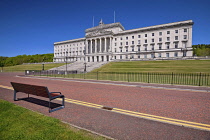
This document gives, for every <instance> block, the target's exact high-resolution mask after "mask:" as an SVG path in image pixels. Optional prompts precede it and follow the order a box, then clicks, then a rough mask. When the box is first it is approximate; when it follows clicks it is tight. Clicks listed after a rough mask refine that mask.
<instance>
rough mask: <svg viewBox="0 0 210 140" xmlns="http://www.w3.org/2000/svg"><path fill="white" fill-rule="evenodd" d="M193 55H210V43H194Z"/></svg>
mask: <svg viewBox="0 0 210 140" xmlns="http://www.w3.org/2000/svg"><path fill="white" fill-rule="evenodd" d="M192 48H193V56H210V44H198V45H192Z"/></svg>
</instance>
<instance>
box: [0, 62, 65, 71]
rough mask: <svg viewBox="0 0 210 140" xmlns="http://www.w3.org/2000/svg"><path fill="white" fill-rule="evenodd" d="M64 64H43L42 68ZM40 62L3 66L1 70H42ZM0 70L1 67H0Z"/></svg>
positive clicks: (47, 68) (46, 68)
mask: <svg viewBox="0 0 210 140" xmlns="http://www.w3.org/2000/svg"><path fill="white" fill-rule="evenodd" d="M62 65H65V63H55V64H44V69H45V70H49V69H51V68H54V67H59V66H62ZM42 67H43V66H42V64H28V65H16V66H9V67H4V68H3V71H25V70H42ZM0 70H1V69H0Z"/></svg>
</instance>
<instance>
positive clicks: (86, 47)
mask: <svg viewBox="0 0 210 140" xmlns="http://www.w3.org/2000/svg"><path fill="white" fill-rule="evenodd" d="M85 53H86V54H87V53H88V40H85Z"/></svg>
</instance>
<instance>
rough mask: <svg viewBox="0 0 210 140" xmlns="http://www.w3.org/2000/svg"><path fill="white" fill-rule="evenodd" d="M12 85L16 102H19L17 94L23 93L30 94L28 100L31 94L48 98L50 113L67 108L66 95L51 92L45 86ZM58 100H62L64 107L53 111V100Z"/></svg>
mask: <svg viewBox="0 0 210 140" xmlns="http://www.w3.org/2000/svg"><path fill="white" fill-rule="evenodd" d="M11 85H12V87H13V88H14V101H17V100H18V99H17V98H16V94H17V92H23V93H26V94H28V98H29V94H32V95H36V96H41V97H45V98H48V99H49V112H53V111H56V110H59V109H62V108H64V106H65V104H64V102H65V101H64V100H65V97H64V95H62V94H61V92H49V90H48V88H47V87H45V86H37V85H29V84H22V83H15V82H11ZM57 98H62V106H61V107H58V108H55V109H51V100H54V99H57Z"/></svg>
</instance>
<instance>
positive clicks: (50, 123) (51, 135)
mask: <svg viewBox="0 0 210 140" xmlns="http://www.w3.org/2000/svg"><path fill="white" fill-rule="evenodd" d="M0 139H3V140H16V139H21V140H28V139H30V140H57V139H62V140H93V139H94V140H95V139H97V140H101V139H105V138H103V137H100V136H96V135H93V134H91V133H88V132H86V131H83V130H78V129H76V128H73V127H71V126H69V125H67V124H64V123H62V122H61V121H60V120H58V119H55V118H52V117H48V116H44V115H42V114H39V113H36V112H33V111H30V110H28V109H25V108H22V107H20V106H17V105H15V104H12V103H10V102H7V101H4V100H1V99H0Z"/></svg>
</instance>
